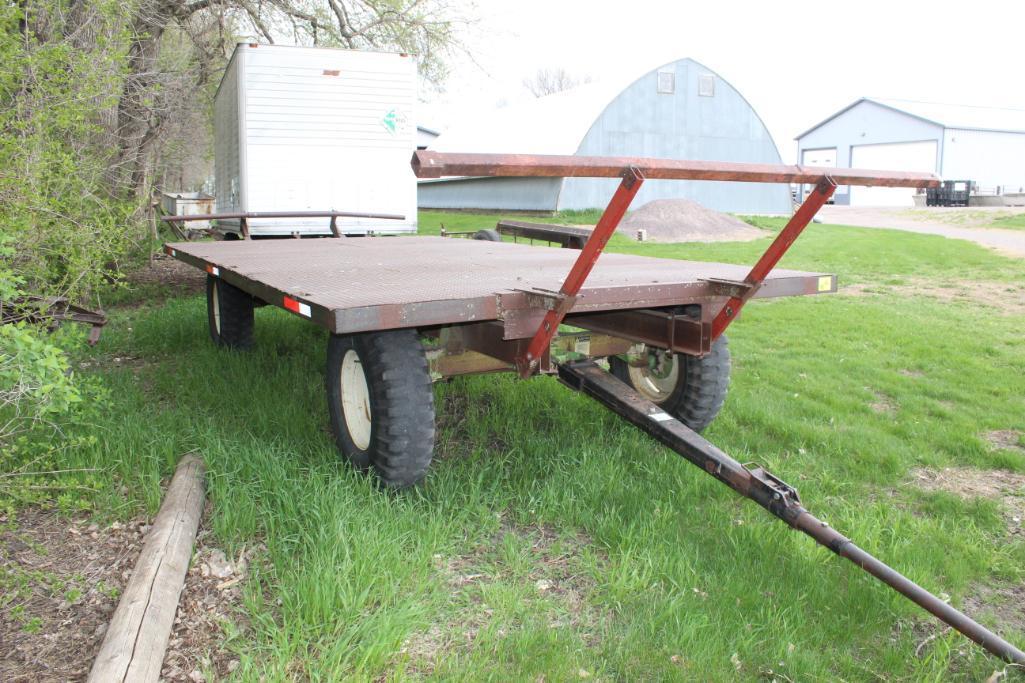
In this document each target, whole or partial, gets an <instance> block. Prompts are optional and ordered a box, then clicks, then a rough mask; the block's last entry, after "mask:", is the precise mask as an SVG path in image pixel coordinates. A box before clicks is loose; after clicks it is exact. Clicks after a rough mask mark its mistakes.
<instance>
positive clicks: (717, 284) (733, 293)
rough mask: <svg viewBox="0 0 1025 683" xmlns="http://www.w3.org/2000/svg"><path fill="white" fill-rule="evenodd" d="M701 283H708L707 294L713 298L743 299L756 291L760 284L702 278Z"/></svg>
mask: <svg viewBox="0 0 1025 683" xmlns="http://www.w3.org/2000/svg"><path fill="white" fill-rule="evenodd" d="M701 281H702V282H707V283H708V285H709V286H708V289H709V292H710V293H711V294H712V295H713V296H728V297H738V298H739V297H743V296H751V295H753V294H754V293H755V292H757V291H758V289H759V287H761V286H762V283H760V282H759V283H758V284H751V283H749V282H739V281H737V280H722V279H719V278H713V277H710V278H704V279H702V280H701Z"/></svg>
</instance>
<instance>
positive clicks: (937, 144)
mask: <svg viewBox="0 0 1025 683" xmlns="http://www.w3.org/2000/svg"><path fill="white" fill-rule="evenodd" d="M797 147H798V157H797V158H798V159H799V160H800V163H801V164H804V165H809V166H839V167H842V168H870V169H880V170H888V171H928V172H932V173H937V174H938V175H940V176H941V177H942V178H944V179H947V180H971V181H974V182H975V184H976V185H977V186H978V187H979V189H980V191H981V192H983V193H985V194H996V193H998V192H999V193H1003V192H1008V193H1013V192H1020V191H1021V188H1022V187H1025V111H1022V110H1017V109H995V108H990V107H974V106H965V105H950V104H932V103H927V102H913V101H906V100H883V99H870V98H867V97H863V98H861V99H860V100H858V101H856V102H854V103H853V104H851V105H849V106H847V107H845V108H844V109H841V110H840V111H838V112H837V113H835V114H833V115H832V116H830V117H829V118H828V119H826V120H825V121H822V122H821V123H818V124H816V125H815V126H813V127H811V128H809V129H808V130H806V131H805V132H804V133H801V134H800V135H798V136H797ZM913 195H914V190H909V189H907V188H884V187H852V188H847V187H841V188H838V189H837V191H836V194H835V195H834V198H835V201H836V203H837V204H853V205H860V206H912V205H913Z"/></svg>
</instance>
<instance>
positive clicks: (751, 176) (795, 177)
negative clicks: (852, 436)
mask: <svg viewBox="0 0 1025 683" xmlns="http://www.w3.org/2000/svg"><path fill="white" fill-rule="evenodd" d="M413 169H414V170H415V171H416V172H417V175H419V176H420V177H439V176H442V175H485V176H501V175H508V176H556V177H559V176H562V177H567V176H588V177H594V176H604V177H619V178H621V179H622V180H621V182H620V185H619V188H618V189H617V190H616V193H615V194H614V195H613V197H612V200H611V201H610V202H609V205H608V208H607V209H606V210H605V213H604V214H603V215H602V217H601V219H600V220H599V221H598V224H597V225H596V226H595V228H594V232H593V233H592V235H591V237H590V239H588V240H587V242H586V243H585V244H584V246H583V249H582V250H581V253H580V256H579V258H578V259H577V261H576V263H575V264H574V265H573V268H572V269H571V270H570V273H569V275H568V276H567V277H566V280H565V282H564V283H563V286H562V288H561V289H560V291H559V293H558V295H557V296H556V297H554V301H553V303H552V305H551V306H550V307H549V310H548V311H547V313H546V315H545V318H544V320H543V321H542V323H541V326H540V327H539V328H538V330H537V332H536V333H535V335H534V337H533V339H531V342H530V345H529V346H528V348H527V350H526V351H525V352H524V353H523V354H522V355H521V356H519V357H518V358H517V366H518V368H519V371H520V374H521V376H524V377H526V376H528V375H530V374H532V373H533V371H534V369H535V367H536V365H537V362H538V358H539V357H540V354H541V353H542V352H543V350H545V349H547V348H548V347H549V344H550V343H551V340H552V338H553V336H554V335H555V334H556V329H557V328H558V326H559V324H560V323H561V322H562V321H563V319H564V317H565V315H566V312H567V311H568V310H569V309H570V308H571V307H572V305H573V303H574V301H575V298H576V295H577V293H578V292H579V291H580V289H581V287H582V286H583V283H584V281H585V280H586V278H587V275H588V274H589V273H590V271H591V269H592V268H593V267H594V264H595V263H596V262H597V260H598V256H599V255H600V254H601V252H602V250H603V249H604V247H605V245H606V243H607V242H608V240H609V238H610V237H611V236H612V233H613V232H614V231H615V230H616V227H617V225H618V224H619V221H620V219H621V218H622V217H623V215H624V214H625V213H626V210H627V208H628V207H629V205H630V202H631V200H632V199H633V198H634V197H635V196H636V194H637V192H638V190H639V189H640V186H641V184H642V183H643V182H644V179H645V178H646V177H650V178H665V179H695V180H727V181H738V182H739V181H749V182H806V183H807V182H810V183H813V184H815V190H814V191H813V192H812V193H811V194H810V195H809V196H808V198H807V199H806V200H805V201H804V203H803V204H802V205H801V206H800V207H799V208H798V209H797V211H796V212H794V215H793V216H792V217H791V219H790V220H789V221H788V222H787V224H786V226H785V227H784V228H783V230H782V231H781V232H780V234H779V235H778V236H777V237H776V239H775V240H773V242H772V244H771V245H770V246H769V248H768V249H767V250H766V251H765V253H764V254H763V255H762V257H761V258H760V259H758V262H757V263H756V264H755V265H754V266H753V267H752V268H751V270H750V272H749V273H748V275H747V277H745V278H744V279H743V280H742V281H736V282H729V283H724V284H726V285H727V286H728V287H732V291H731V293H730V297H729V299H728V300H727V301H726V303H725V304H722V306H721V308H719V310H718V312H717V313H716V314H715V315H714V318H713V320H712V326H711V334H712V339H713V340H715V339H717V338H719V337H720V336H721V335H722V333H723V332H724V331H725V330H726V328H727V327H728V326H729V324H730V323H731V322H732V321H733V320H735V319H736V318H737V315H738V313H739V312H740V309H741V307H742V306H743V305H744V304H745V303H746V302H747V301H748V299H749V298H750V297H751V296H752V295H753V294H754V293H755V292H756V291H757V290H758V288H759V287H761V286H762V284H763V283H764V282H765V278H766V277H767V276H768V275H769V273H770V272H771V271H772V269H773V268H774V267H775V266H776V264H777V263H779V261H780V259H781V258H782V257H783V255H784V254H785V253H786V251H787V250H788V249H789V248H790V246H791V245H792V244H793V243H794V240H796V239H797V237H798V236H799V235H800V234H801V232H802V231H803V230H804V228H805V227H806V226H807V225H808V224H809V223H810V222H811V220H812V218H814V217H815V214H816V213H817V212H818V210H819V209H820V208H821V207H822V206H823V205H824V204H825V203H826V201H827V200H828V199H829V198H830V197H831V196H832V195H833V192H834V191H835V190H836V186H837V184H838V183H840V184H850V185H883V186H911V187H916V186H917V187H934V186H936V185H937V184H938V182H937V180H936V178H935V177H931V176H927V175H921V174H911V173H896V172H885V171H858V170H851V169H828V170H827V169H806V168H801V167H798V166H792V167H773V166H761V165H754V164H729V163H716V162H702V161H667V160H657V159H636V158H620V159H615V158H611V159H610V158H594V157H591V158H588V157H531V156H519V155H484V154H439V153H434V152H417V153H416V154H415V155H414V157H413ZM558 372H559V379H560V380H562V382H563V383H564V384H566V386H568V387H570V388H572V389H575V390H576V391H580V392H582V393H584V394H586V395H588V396H590V397H591V398H594V399H596V400H597V401H598V402H599V403H601V404H602V405H604V406H605V407H606V408H608V409H609V410H611V411H612V412H614V413H616V414H617V415H619V416H620V417H623V418H625V419H626V420H627V421H629V422H630V423H632V424H633V425H634V426H636V427H639V428H640V429H641V430H643V431H645V432H647V433H648V434H649V435H651V436H653V437H654V438H655V439H657V440H658V441H660V442H662V443H663V444H665V445H666V446H668V447H669V448H671V449H673V450H674V451H676V452H677V453H678V454H680V455H682V456H683V457H684V458H686V459H687V460H689V461H690V462H691V463H692V464H694V465H696V466H698V467H700V468H701V469H702V470H704V471H705V472H706V473H708V474H710V475H712V476H713V477H715V478H716V479H718V480H719V481H721V482H722V483H724V484H726V485H727V486H729V487H730V488H732V489H733V490H734V491H736V492H738V493H740V494H741V495H742V496H745V497H746V498H750V499H751V500H753V501H755V502H756V503H758V504H759V505H761V506H762V507H763V508H765V509H766V510H768V511H769V512H770V513H772V514H773V515H775V516H776V517H778V518H779V519H781V520H783V521H784V522H786V523H787V524H788V525H790V526H791V527H793V528H794V529H797V530H799V531H801V532H803V533H805V534H807V535H808V536H811V537H812V538H813V539H814V540H815V542H816V543H818V544H820V545H823V546H825V547H827V548H829V549H830V550H832V551H833V552H834V553H836V554H837V555H839V556H840V557H844V558H847V559H848V560H850V561H851V562H853V563H854V564H856V565H857V566H859V567H861V568H862V569H864V570H865V571H867V572H868V573H869V574H872V575H873V576H874V577H876V578H877V579H879V580H880V581H882V582H883V583H885V584H886V585H888V586H890V587H891V588H893V589H894V590H896V591H898V592H899V593H901V594H902V595H904V596H905V597H907V598H908V599H910V600H912V601H913V602H915V603H916V604H918V605H919V606H920V607H922V608H924V609H926V610H928V611H929V612H931V613H932V614H933V615H934V616H936V617H937V618H938V619H939V620H940V621H943V622H944V623H946V624H949V625H950V626H951V627H953V628H954V629H956V630H958V631H960V632H961V633H963V634H964V635H965V636H967V637H968V638H970V639H972V640H974V641H975V642H976V643H978V644H979V645H981V646H982V647H984V648H985V649H986V650H988V651H989V652H991V653H992V654H994V655H996V656H997V657H1000V658H1001V659H1003V660H1006V661H1009V662H1013V663H1015V664H1022V665H1025V652H1022V651H1021V650H1019V649H1018V648H1016V647H1015V646H1014V645H1012V644H1010V643H1009V642H1007V641H1006V640H1004V639H1003V638H1001V637H1000V636H998V635H996V634H995V633H993V632H992V631H990V630H989V629H987V628H986V627H984V626H982V625H981V624H979V623H978V622H976V621H974V620H973V619H971V618H970V617H968V616H967V615H965V614H964V613H962V612H959V611H958V610H956V609H954V608H953V607H951V606H950V605H948V604H947V603H945V602H943V601H942V600H940V599H939V598H937V597H936V596H935V595H933V594H932V593H930V592H929V591H927V590H925V589H924V588H922V587H921V586H919V585H917V584H915V583H914V582H913V581H911V580H910V579H908V578H907V577H905V576H903V575H902V574H900V572H897V571H896V570H894V569H893V568H891V567H889V566H887V565H885V564H883V563H882V562H880V561H879V560H877V559H876V558H874V557H872V556H871V555H870V554H868V553H867V552H865V551H864V550H862V549H861V548H859V547H858V546H857V545H855V544H854V543H853V542H851V540H850V539H848V538H847V537H845V536H843V535H842V534H840V533H839V532H837V531H836V530H834V529H833V528H832V527H830V526H829V525H828V524H827V523H826V522H823V521H822V520H820V519H818V518H816V517H815V516H814V515H812V514H811V513H810V512H808V511H807V510H806V509H805V508H804V506H803V505H801V499H800V498H799V497H798V495H797V489H795V488H794V487H792V486H790V485H789V484H787V483H786V482H784V481H783V480H782V479H780V478H779V477H776V476H775V475H773V474H771V473H770V472H768V471H766V470H765V469H763V468H761V467H753V468H749V467H746V466H744V465H742V464H741V463H739V462H737V461H736V460H734V459H733V458H731V457H730V456H728V455H727V454H726V453H724V452H722V451H721V450H719V449H718V448H716V447H715V446H714V445H712V444H711V443H709V442H708V441H706V440H705V439H703V438H702V437H701V436H700V435H698V434H697V432H695V431H693V430H691V429H689V428H688V427H687V426H686V425H684V424H683V423H682V422H681V421H680V420H678V419H676V418H674V417H673V416H672V415H670V414H669V413H667V412H666V411H665V410H663V409H662V408H660V407H659V406H657V405H655V404H654V403H652V402H651V401H648V400H646V399H645V398H644V397H642V396H641V395H640V394H639V393H638V392H636V391H634V390H633V389H631V388H630V387H629V386H627V385H626V384H625V383H623V382H621V381H619V380H618V379H616V378H615V377H613V376H612V375H611V374H609V373H608V372H606V371H605V370H603V369H602V368H601V367H600V366H598V365H597V364H596V363H594V362H593V361H590V360H587V361H576V362H572V361H571V362H566V363H560V364H559V365H558Z"/></svg>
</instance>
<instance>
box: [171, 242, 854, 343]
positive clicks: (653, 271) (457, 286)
mask: <svg viewBox="0 0 1025 683" xmlns="http://www.w3.org/2000/svg"><path fill="white" fill-rule="evenodd" d="M165 251H166V252H167V253H168V254H170V255H171V256H173V257H175V258H177V259H179V260H181V261H184V262H186V263H189V264H191V265H194V266H196V267H198V268H201V269H204V270H206V271H207V272H210V273H212V274H214V275H216V276H218V277H220V278H223V279H224V280H225V281H227V282H229V283H231V284H234V285H236V286H238V287H240V288H241V289H243V290H245V291H247V292H249V293H251V294H253V295H254V296H257V297H259V298H260V299H262V300H264V301H266V302H267V303H270V304H273V305H276V306H281V307H284V308H286V309H288V310H292V311H293V312H296V313H298V314H300V315H303V316H305V317H307V318H310V319H311V320H313V321H314V322H316V323H318V324H320V325H322V326H324V327H326V328H327V329H329V330H332V331H333V332H337V333H352V332H365V331H370V330H383V329H394V328H402V327H425V326H430V325H449V324H456V323H464V322H481V321H488V320H501V321H503V323H504V325H503V326H504V330H505V332H504V336H505V338H506V339H514V338H523V337H529V336H531V335H532V334H533V333H534V331H535V330H536V329H537V325H538V324H539V322H540V320H541V318H542V317H543V315H544V313H545V309H544V308H543V304H540V303H539V299H541V298H543V296H542V297H538V296H537V294H539V293H540V294H542V295H544V294H546V293H553V292H555V291H557V290H558V289H559V287H560V286H561V284H562V282H563V280H564V279H565V278H566V274H567V273H568V272H569V270H570V268H571V266H572V265H573V263H574V260H575V259H576V256H577V254H578V252H576V251H574V250H568V249H559V248H549V247H537V246H526V245H520V244H512V243H508V242H487V241H483V240H465V239H446V238H441V237H350V238H323V239H304V240H298V239H293V240H288V239H285V240H243V241H231V242H229V241H224V242H183V243H174V244H169V245H167V246H166V248H165ZM748 270H749V268H748V267H747V266H742V265H729V264H723V263H706V262H696V261H677V260H673V259H662V258H651V257H645V256H633V255H625V254H603V255H602V256H601V258H600V259H599V260H598V263H597V265H596V266H595V268H594V271H593V272H592V273H591V275H590V277H589V278H588V280H587V284H586V285H585V287H584V288H583V290H582V291H581V293H580V296H579V298H578V299H577V301H576V303H575V305H574V306H573V308H572V310H571V313H576V312H584V311H602V310H618V309H630V308H633V309H636V308H654V307H659V306H672V305H678V304H683V303H706V302H713V301H716V302H717V301H725V300H726V298H727V294H726V292H725V290H724V287H725V286H726V285H723V284H722V283H716V282H709V280H729V281H740V280H743V279H744V277H745V276H746V275H747V272H748ZM834 291H836V278H835V276H832V275H827V274H824V273H806V272H799V271H793V270H782V269H778V270H774V271H773V272H772V273H771V274H770V275H769V276H768V278H767V279H766V281H765V284H764V285H763V286H762V288H761V289H760V290H759V291H758V292H757V294H756V296H758V297H772V296H795V295H802V294H817V293H827V292H834ZM532 326H533V327H532Z"/></svg>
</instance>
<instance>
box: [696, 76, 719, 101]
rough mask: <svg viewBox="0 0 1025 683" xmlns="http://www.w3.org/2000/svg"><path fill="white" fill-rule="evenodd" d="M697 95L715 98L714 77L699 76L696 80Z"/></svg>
mask: <svg viewBox="0 0 1025 683" xmlns="http://www.w3.org/2000/svg"><path fill="white" fill-rule="evenodd" d="M698 95H700V96H701V97H715V76H713V75H712V74H701V76H700V77H699V78H698Z"/></svg>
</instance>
